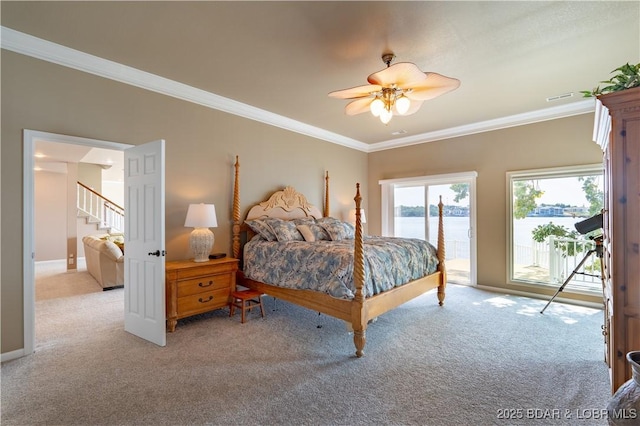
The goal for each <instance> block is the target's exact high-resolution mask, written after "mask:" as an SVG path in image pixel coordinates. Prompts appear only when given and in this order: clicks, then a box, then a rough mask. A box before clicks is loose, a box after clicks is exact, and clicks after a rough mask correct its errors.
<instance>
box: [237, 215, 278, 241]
mask: <svg viewBox="0 0 640 426" xmlns="http://www.w3.org/2000/svg"><path fill="white" fill-rule="evenodd" d="M244 223H246V224H247V226H249V228H251V230H252V231H253V232H255V233H256V234H258V235H260V236H261V237H262V238H263V239H265V240H267V241H276V234H274V233H273V231H272V230H271V227H270V226H269V225H267V224H266V223H265V222H264V220H260V219H254V220H246V221H245V222H244Z"/></svg>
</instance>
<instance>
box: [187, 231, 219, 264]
mask: <svg viewBox="0 0 640 426" xmlns="http://www.w3.org/2000/svg"><path fill="white" fill-rule="evenodd" d="M213 240H214V237H213V232H211V230H210V229H209V228H195V229H194V230H193V231H192V232H191V235H190V236H189V246H190V247H191V251H192V252H193V255H194V258H193V261H194V262H207V261H209V253H211V249H212V248H213Z"/></svg>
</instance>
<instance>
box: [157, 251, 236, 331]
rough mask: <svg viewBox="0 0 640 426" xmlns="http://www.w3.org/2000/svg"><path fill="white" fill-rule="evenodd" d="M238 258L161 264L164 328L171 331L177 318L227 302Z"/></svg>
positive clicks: (233, 287) (226, 304) (223, 305)
mask: <svg viewBox="0 0 640 426" xmlns="http://www.w3.org/2000/svg"><path fill="white" fill-rule="evenodd" d="M237 270H238V259H234V258H231V257H225V258H222V259H215V260H209V261H208V262H201V263H196V262H194V261H193V260H177V261H172V262H167V263H166V265H165V274H166V280H165V286H166V299H167V328H168V330H169V331H170V332H173V331H175V329H176V324H177V323H178V320H179V319H180V318H185V317H189V316H191V315H196V314H201V313H203V312H208V311H212V310H214V309H219V308H225V307H227V306H229V301H230V297H231V292H232V291H235V289H236V271H237Z"/></svg>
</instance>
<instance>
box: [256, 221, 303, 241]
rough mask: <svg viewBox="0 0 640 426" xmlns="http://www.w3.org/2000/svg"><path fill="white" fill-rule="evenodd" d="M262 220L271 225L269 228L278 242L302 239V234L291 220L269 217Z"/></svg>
mask: <svg viewBox="0 0 640 426" xmlns="http://www.w3.org/2000/svg"><path fill="white" fill-rule="evenodd" d="M264 221H265V223H266V224H267V225H269V226H270V227H271V230H272V231H273V233H274V234H275V236H276V239H277V240H278V241H279V242H285V241H303V240H304V239H303V238H302V234H300V232H298V229H297V228H296V224H295V223H294V222H293V221H291V220H282V219H277V218H273V217H271V218H267V219H265V220H264Z"/></svg>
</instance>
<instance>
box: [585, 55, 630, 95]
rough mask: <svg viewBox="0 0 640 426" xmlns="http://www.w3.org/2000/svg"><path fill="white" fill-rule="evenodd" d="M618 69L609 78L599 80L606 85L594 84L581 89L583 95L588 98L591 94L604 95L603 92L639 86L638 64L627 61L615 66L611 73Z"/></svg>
mask: <svg viewBox="0 0 640 426" xmlns="http://www.w3.org/2000/svg"><path fill="white" fill-rule="evenodd" d="M616 71H618V74H616V75H614V76H613V77H611V79H610V80H605V81H601V82H600V83H606V84H608V86H604V87H602V88H601V87H600V86H596V87H595V88H594V89H593V90H581V91H580V93H582V95H583V97H585V98H590V97H592V96H597V95H604V94H605V93H611V92H618V91H620V90H625V89H631V88H632V87H639V86H640V64H636V65H630V64H629V63H626V64H624V65H623V66H621V67H619V68H616V69H615V70H613V71H611V72H612V73H614V72H616Z"/></svg>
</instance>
